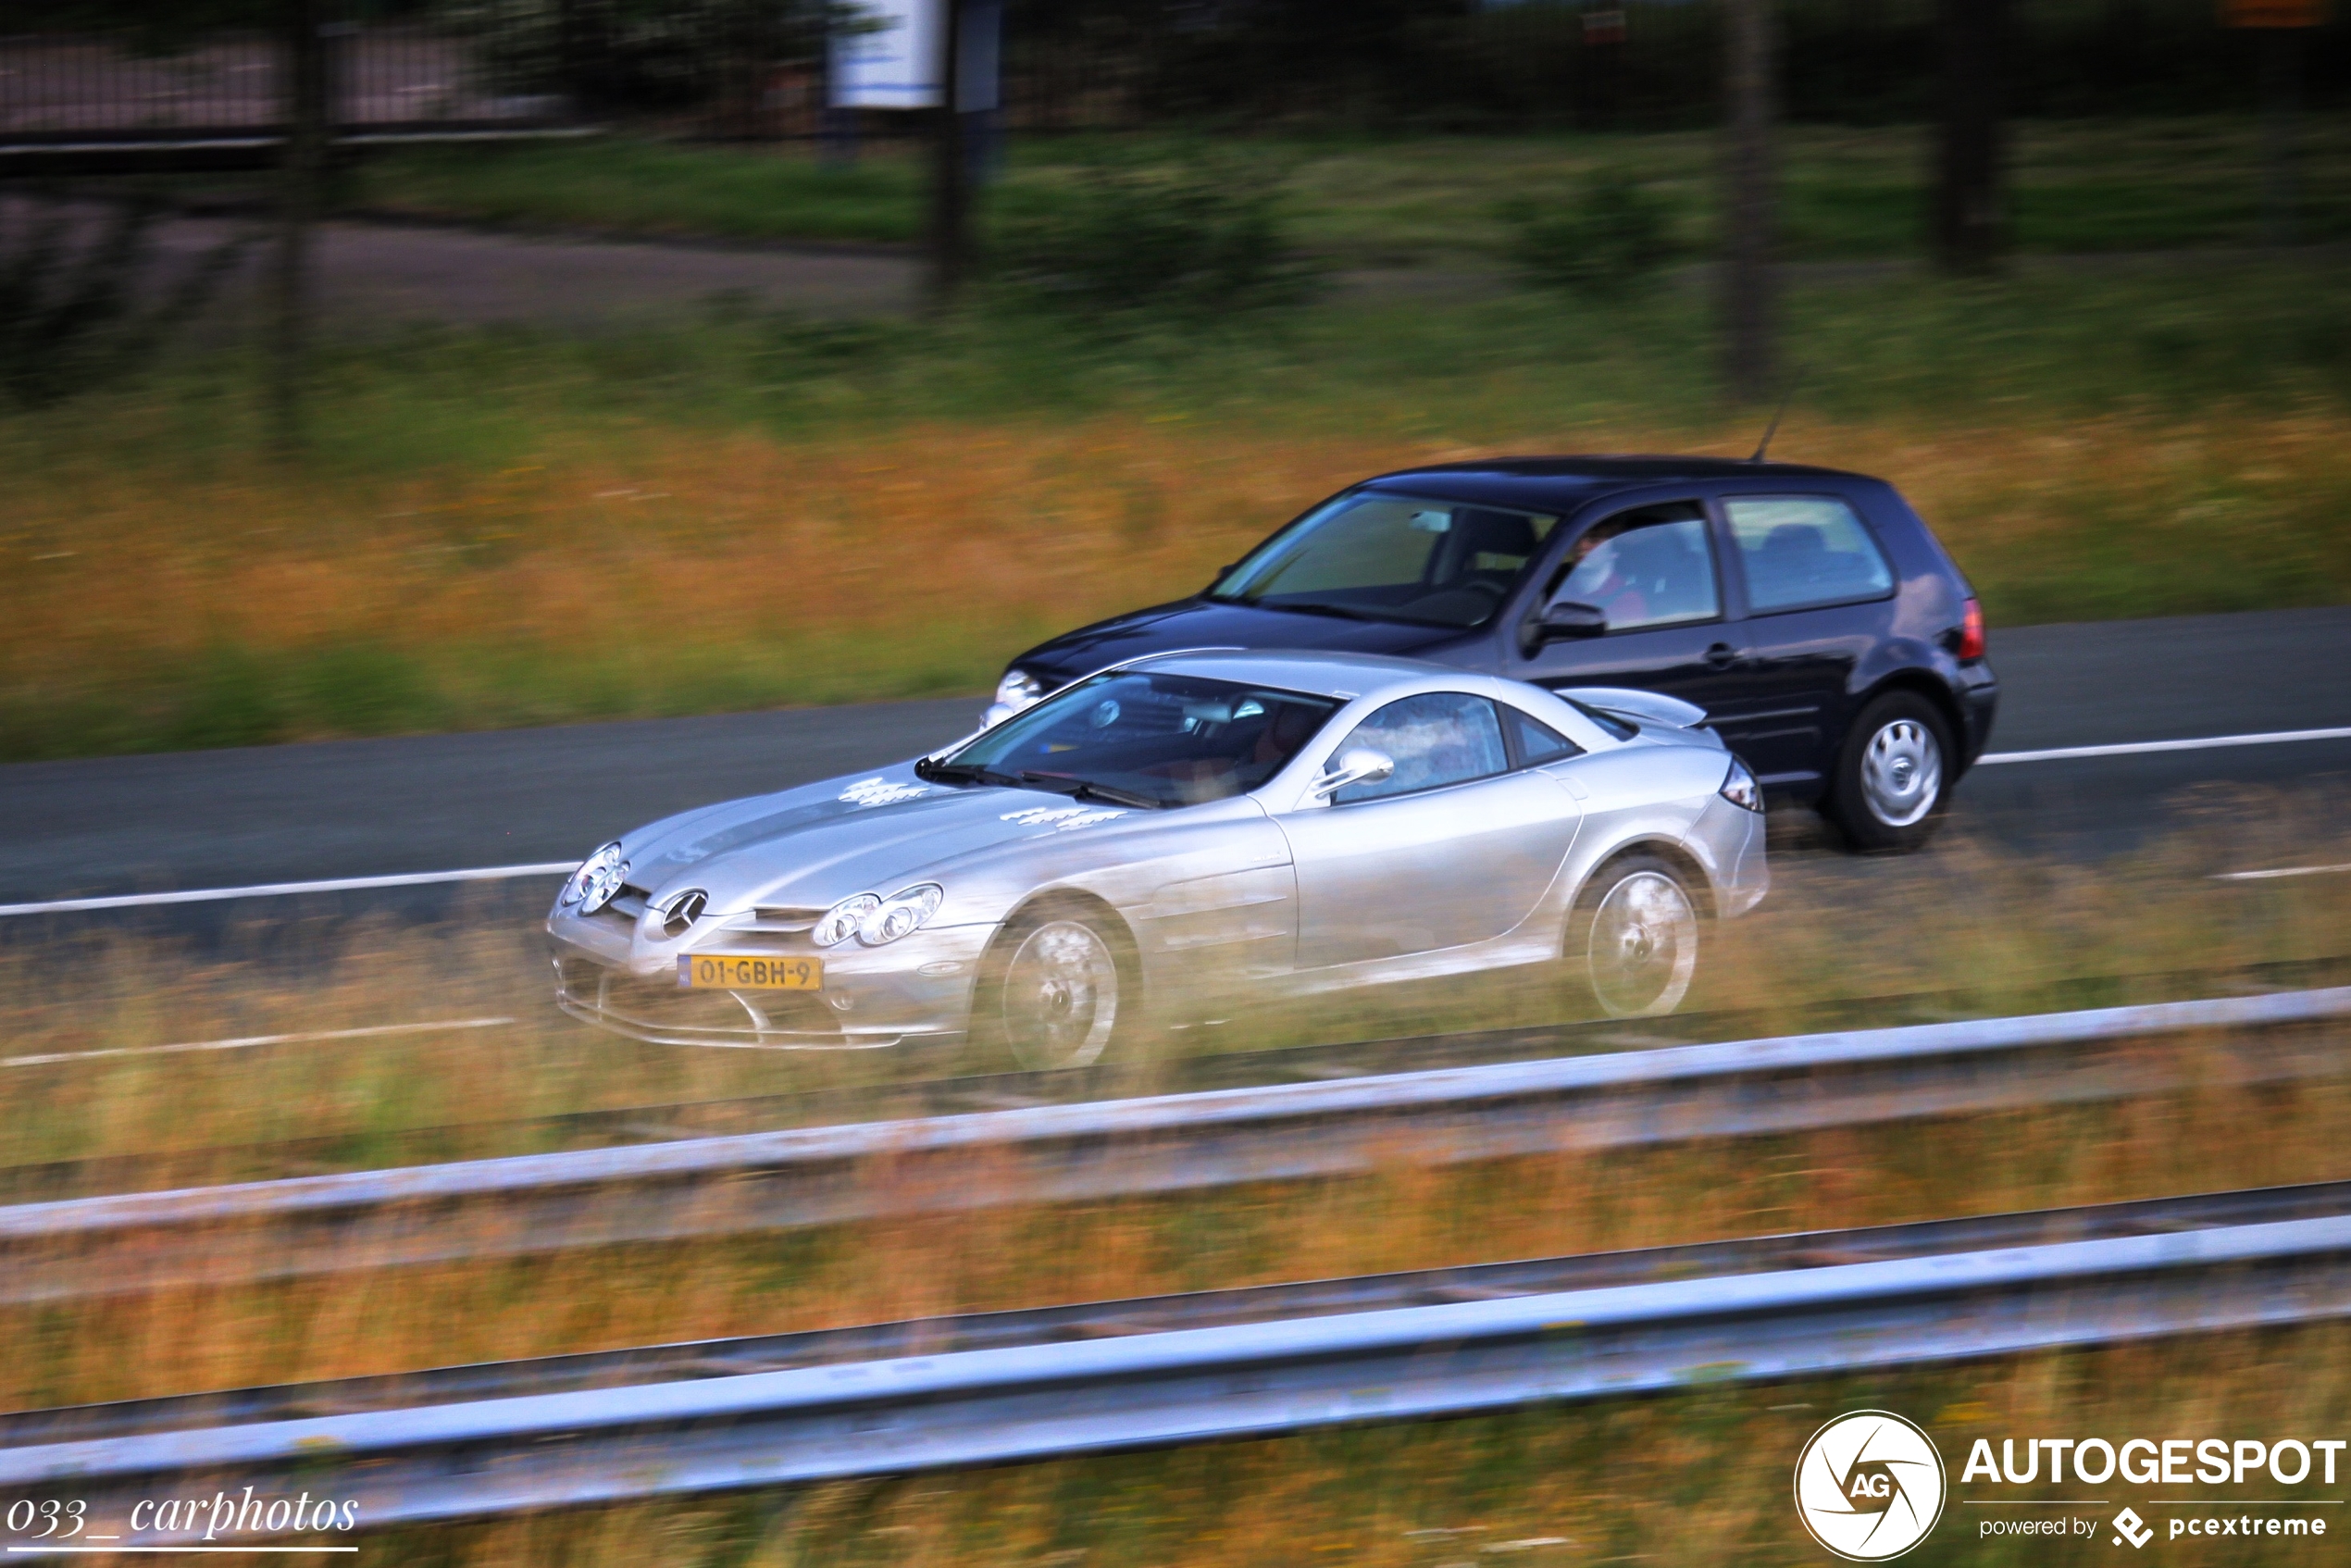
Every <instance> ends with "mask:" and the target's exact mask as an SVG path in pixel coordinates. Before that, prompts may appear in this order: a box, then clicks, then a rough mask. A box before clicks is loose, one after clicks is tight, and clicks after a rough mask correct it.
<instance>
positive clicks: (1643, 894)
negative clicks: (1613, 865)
mask: <svg viewBox="0 0 2351 1568" xmlns="http://www.w3.org/2000/svg"><path fill="white" fill-rule="evenodd" d="M1586 958H1587V960H1588V961H1589V963H1590V964H1591V967H1592V993H1593V995H1594V996H1596V997H1597V998H1598V1000H1599V1003H1600V1006H1601V1007H1602V1008H1603V1009H1605V1010H1606V1011H1607V1013H1608V1014H1609V1015H1610V1016H1611V1017H1614V1018H1638V1017H1644V1016H1647V1015H1648V1014H1657V1013H1671V1012H1673V1009H1674V1008H1676V1007H1678V1006H1680V1005H1681V1003H1682V998H1683V997H1684V996H1685V995H1686V994H1688V991H1689V989H1690V977H1691V975H1692V974H1693V973H1695V972H1696V970H1697V968H1698V913H1697V911H1695V910H1694V909H1692V908H1691V907H1690V898H1689V895H1688V894H1687V893H1686V892H1684V891H1683V890H1682V888H1681V885H1680V884H1679V883H1677V882H1675V881H1674V880H1673V878H1672V877H1668V876H1666V875H1664V874H1663V873H1662V872H1658V871H1636V872H1634V873H1633V874H1632V875H1631V876H1629V877H1625V878H1624V879H1623V880H1622V881H1620V882H1618V883H1617V884H1616V885H1615V886H1614V887H1612V888H1611V889H1610V890H1608V893H1607V895H1606V896H1605V897H1603V898H1602V899H1601V900H1600V902H1599V907H1598V909H1596V910H1594V911H1593V913H1592V929H1591V937H1590V939H1589V942H1588V945H1587V948H1586Z"/></svg>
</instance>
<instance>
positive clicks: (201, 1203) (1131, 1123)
mask: <svg viewBox="0 0 2351 1568" xmlns="http://www.w3.org/2000/svg"><path fill="white" fill-rule="evenodd" d="M2346 1015H2351V987H2339V988H2333V989H2320V990H2306V991H2291V992H2282V993H2276V994H2271V995H2267V996H2256V997H2243V998H2230V999H2222V1000H2213V1001H2203V1002H2160V1003H2154V1004H2149V1005H2146V1006H2137V1007H2115V1008H2099V1009H2094V1010H2089V1011H2084V1012H2073V1013H2058V1014H2040V1015H2036V1016H2029V1017H2014V1018H1990V1019H1973V1020H1962V1021H1958V1022H1953V1023H1946V1024H1926V1025H1915V1026H1909V1027H1899V1028H1891V1029H1876V1030H1855V1031H1846V1032H1839V1033H1831V1034H1818V1035H1797V1036H1789V1037H1783V1038H1778V1039H1754V1040H1740V1041H1730V1042H1724V1043H1719V1044H1708V1045H1689V1046H1674V1047H1666V1048H1661V1049H1656V1050H1648V1051H1634V1052H1618V1053H1614V1054H1609V1055H1595V1056H1579V1057H1564V1058H1555V1059H1550V1060H1545V1061H1534V1062H1510V1063H1499V1064H1489V1065H1484V1066H1467V1067H1447V1068H1440V1069H1435V1070H1430V1071H1422V1072H1405V1073H1391V1074H1383V1075H1379V1076H1371V1077H1363V1078H1356V1079H1351V1080H1343V1081H1337V1082H1322V1083H1291V1084H1280V1085H1275V1086H1271V1087H1264V1088H1252V1089H1213V1090H1206V1091H1200V1092H1193V1093H1187V1094H1170V1095H1159V1096H1151V1097H1144V1098H1137V1099H1130V1100H1113V1101H1094V1102H1090V1103H1084V1104H1074V1105H1049V1106H1038V1107H1030V1108H1025V1109H1017V1110H1005V1111H989V1112H975V1113H967V1114H958V1115H948V1116H935V1117H925V1118H919V1119H914V1120H899V1121H882V1122H870V1123H862V1124H853V1125H848V1126H824V1127H803V1128H794V1129H789V1130H784V1131H777V1132H765V1133H751V1134H739V1135H732V1136H728V1137H720V1138H707V1139H681V1140H678V1141H675V1142H668V1143H654V1144H645V1145H639V1146H634V1147H629V1148H620V1149H593V1150H578V1151H567V1152H563V1153H553V1154H533V1155H520V1156H513V1157H508V1158H503V1159H491V1160H476V1161H465V1162H459V1163H454V1164H440V1165H424V1166H411V1167H405V1168H401V1169H395V1170H383V1171H364V1172H355V1173H349V1174H344V1175H335V1176H303V1177H294V1178H291V1179H286V1180H278V1181H265V1182H246V1183H238V1184H233V1185H228V1186H221V1187H210V1188H187V1189H182V1190H179V1191H168V1192H151V1193H131V1194H123V1195H119V1196H111V1197H99V1198H79V1199H66V1200H59V1201H50V1202H43V1203H28V1204H20V1205H17V1206H14V1207H10V1208H6V1209H0V1301H6V1302H38V1301H54V1300H75V1299H86V1298H90V1297H95V1296H101V1295H109V1294H119V1293H124V1292H131V1291H139V1290H151V1289H157V1288H170V1287H175V1286H182V1285H196V1284H204V1285H209V1286H218V1285H221V1284H227V1283H237V1282H255V1281H261V1280H267V1279H280V1278H289V1277H296V1276H311V1275H318V1274H325V1273H333V1272H340V1271H344V1270H350V1269H355V1268H366V1267H386V1266H401V1265H409V1264H417V1263H435V1262H443V1261H451V1260H457V1259H480V1258H499V1257H516V1256H525V1255H530V1254H537V1253H544V1252H550V1251H564V1250H570V1249H575V1248H581V1247H594V1246H609V1245H615V1244H619V1243H627V1242H645V1241H669V1240H681V1239H688V1238H706V1237H712V1236H726V1235H739V1234H747V1233H752V1232H756V1231H764V1230H776V1229H784V1228H790V1227H796V1226H814V1225H826V1224H839V1223H844V1222H852V1221H865V1220H872V1219H877V1218H885V1217H889V1216H893V1215H905V1214H915V1213H942V1212H953V1211H957V1210H966V1209H973V1208H981V1207H993V1206H999V1205H1003V1204H1015V1203H1039V1202H1053V1201H1066V1200H1075V1199H1101V1198H1106V1197H1127V1196H1139V1195H1147V1194H1154V1193H1168V1192H1178V1191H1186V1190H1200V1189H1204V1188H1219V1187H1229V1186H1234V1185H1238V1184H1242V1183H1249V1182H1260V1181H1279V1180H1298V1179H1305V1178H1312V1177H1327V1176H1348V1175H1355V1174H1361V1173H1362V1172H1366V1171H1369V1170H1373V1169H1375V1168H1377V1167H1379V1166H1381V1165H1383V1164H1392V1163H1396V1162H1399V1161H1400V1162H1412V1163H1419V1164H1459V1163H1465V1162H1472V1161H1483V1160H1493V1159H1500V1158H1507V1157H1511V1156H1520V1155H1529V1154H1540V1153H1547V1152H1555V1151H1575V1150H1597V1149H1610V1148H1626V1147H1635V1146H1639V1145H1645V1144H1653V1143H1661V1142H1668V1141H1677V1140H1686V1139H1701V1138H1724V1137H1736V1136H1747V1135H1752V1134H1760V1133H1775V1132H1789V1131H1797V1130H1802V1129H1805V1128H1811V1127H1822V1126H1858V1125H1864V1124H1868V1123H1872V1122H1883V1121H1890V1120H1897V1119H1905V1118H1915V1117H1921V1116H1930V1115H1945V1114H1958V1113H1962V1112H1980V1111H1985V1110H1994V1109H2002V1108H2010V1107H2019V1106H2027V1105H2044V1104H2052V1103H2060V1102H2067V1101H2095V1100H2110V1099H2119V1098H2127V1097H2133V1096H2140V1095H2146V1094H2151V1093H2158V1092H2164V1091H2167V1090H2172V1089H2180V1088H2182V1087H2184V1086H2187V1085H2191V1084H2196V1085H2206V1084H2211V1085H2220V1084H2249V1083H2264V1082H2282V1081H2292V1080H2297V1079H2307V1078H2313V1077H2321V1076H2333V1075H2338V1074H2340V1073H2342V1072H2343V1071H2345V1060H2344V1055H2343V1053H2342V1052H2341V1051H2340V1050H2338V1049H2337V1048H2336V1047H2335V1046H2334V1044H2333V1043H2332V1041H2331V1040H2330V1039H2327V1038H2325V1035H2324V1032H2323V1031H2311V1030H2307V1029H2298V1028H2295V1027H2294V1026H2299V1025H2311V1024H2321V1023H2324V1022H2325V1021H2327V1020H2332V1019H2337V1018H2341V1017H2345V1016H2346ZM2213 1030H2228V1031H2234V1032H2235V1033H2234V1036H2233V1038H2231V1039H2222V1040H2219V1041H2215V1042H2213V1043H2212V1044H2211V1045H2210V1046H2209V1048H2208V1049H2204V1050H2201V1051H2198V1052H2180V1051H2177V1050H2170V1049H2167V1048H2166V1047H2165V1045H2164V1044H2163V1043H2162V1042H2163V1039H2164V1038H2165V1037H2176V1036H2180V1035H2182V1034H2184V1033H2188V1032H2193V1031H2213Z"/></svg>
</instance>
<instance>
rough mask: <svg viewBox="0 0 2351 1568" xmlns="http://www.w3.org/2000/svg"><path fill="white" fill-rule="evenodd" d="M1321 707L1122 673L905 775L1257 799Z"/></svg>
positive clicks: (1085, 684) (1117, 794) (1082, 796)
mask: <svg viewBox="0 0 2351 1568" xmlns="http://www.w3.org/2000/svg"><path fill="white" fill-rule="evenodd" d="M1338 706H1339V704H1338V703H1337V702H1334V701H1333V700H1331V699H1330V698H1327V697H1309V696H1304V695H1301V694H1300V693H1299V692H1296V691H1271V690H1268V689H1266V688H1264V687H1260V686H1243V685H1238V684H1235V683H1234V682H1232V681H1226V680H1202V679H1200V678H1195V677H1191V676H1181V675H1150V674H1145V673H1142V672H1140V671H1134V670H1121V671H1113V672H1112V673H1110V674H1107V675H1098V676H1095V677H1094V678H1091V679H1089V680H1085V681H1081V682H1079V683H1078V684H1077V685H1076V686H1073V687H1071V688H1070V689H1069V690H1068V691H1064V692H1062V693H1061V694H1060V695H1059V696H1056V697H1051V698H1049V699H1048V700H1046V701H1045V702H1042V703H1038V704H1037V705H1036V706H1035V707H1033V708H1030V709H1028V710H1027V711H1026V712H1025V713H1020V714H1015V715H1014V716H1012V717H1011V718H1008V719H1006V720H1005V721H1004V722H1003V723H1001V724H1000V725H998V726H997V727H996V728H993V729H990V730H988V731H987V732H985V733H984V734H982V735H980V736H979V737H978V738H977V739H976V740H973V741H972V742H971V743H970V744H969V745H967V746H965V747H964V748H963V750H961V751H959V752H957V753H954V754H953V755H952V756H950V757H948V758H946V759H944V760H943V761H939V762H926V763H923V764H921V765H918V766H917V767H916V769H915V771H916V772H917V773H919V774H920V775H921V776H922V777H923V778H929V779H933V780H936V781H938V782H941V783H950V784H960V783H969V784H1011V785H1017V786H1019V787H1021V788H1024V789H1030V790H1051V791H1053V792H1055V793H1058V794H1064V795H1072V796H1075V797H1076V798H1077V799H1079V800H1099V801H1106V802H1110V803H1113V804H1120V805H1134V806H1154V807H1155V806H1181V805H1192V804H1195V803H1199V802H1201V801H1215V800H1222V799H1224V798H1225V796H1227V795H1238V794H1243V793H1246V792H1247V791H1249V790H1254V789H1256V788H1257V787H1258V786H1259V785H1261V784H1263V783H1264V782H1265V781H1266V780H1267V779H1269V778H1273V777H1274V775H1275V774H1276V773H1278V772H1280V771H1281V769H1282V766H1283V765H1285V764H1286V763H1287V762H1288V761H1289V760H1290V758H1292V757H1293V756H1296V755H1297V754H1298V749H1299V748H1300V746H1303V745H1304V744H1306V742H1307V741H1308V740H1312V738H1313V735H1314V732H1315V731H1316V730H1318V729H1320V728H1322V727H1323V721H1324V720H1325V719H1327V718H1329V717H1330V716H1331V715H1332V714H1333V713H1334V712H1336V711H1337V708H1338Z"/></svg>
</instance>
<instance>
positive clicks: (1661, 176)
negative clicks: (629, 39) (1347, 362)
mask: <svg viewBox="0 0 2351 1568" xmlns="http://www.w3.org/2000/svg"><path fill="white" fill-rule="evenodd" d="M1185 145H1186V143H1184V142H1183V141H1182V140H1181V139H1177V138H1167V137H1154V138H1142V139H1120V140H1111V139H1101V138H1056V139H1032V140H1025V141H1019V142H1016V143H1015V144H1014V148H1013V152H1012V156H1011V160H1010V165H1009V170H1008V175H1007V178H1006V180H1004V181H1003V183H1002V184H1001V185H1000V186H998V187H997V188H996V189H995V190H994V191H993V192H991V193H989V197H988V200H987V201H986V203H985V204H984V205H983V213H982V216H983V220H984V221H985V220H987V219H988V218H991V217H1001V216H1002V215H1004V214H1006V213H1011V212H1018V211H1022V210H1025V209H1026V210H1034V209H1036V208H1038V207H1040V206H1049V205H1051V204H1052V203H1053V202H1054V201H1055V200H1056V199H1058V197H1059V195H1060V193H1062V192H1063V191H1064V190H1065V189H1066V188H1067V187H1068V184H1069V174H1070V170H1071V168H1072V167H1073V166H1074V165H1075V164H1076V162H1078V161H1080V160H1082V159H1085V158H1088V157H1091V156H1101V155H1103V154H1104V153H1106V152H1118V153H1130V154H1131V153H1140V154H1141V155H1142V156H1156V155H1161V154H1165V155H1169V156H1179V155H1180V154H1181V152H1182V150H1183V148H1184V146H1185ZM1245 145H1246V146H1248V147H1249V148H1250V149H1251V150H1252V151H1253V152H1254V154H1255V155H1256V156H1260V157H1262V158H1263V159H1264V160H1265V161H1266V162H1267V163H1269V164H1270V165H1272V166H1273V167H1275V168H1279V169H1282V170H1284V171H1285V172H1286V173H1287V180H1288V186H1289V190H1290V193H1291V203H1292V210H1293V214H1294V218H1295V222H1296V230H1297V235H1298V238H1299V239H1300V242H1301V243H1304V244H1305V245H1307V246H1308V247H1310V248H1311V249H1312V250H1313V251H1315V252H1316V253H1317V254H1320V255H1325V256H1327V257H1329V258H1331V259H1332V260H1334V261H1335V262H1337V263H1339V264H1341V265H1345V266H1382V265H1399V264H1400V265H1424V264H1428V265H1453V266H1462V265H1470V266H1486V265H1490V264H1491V263H1492V262H1493V260H1494V258H1495V256H1496V255H1498V254H1499V247H1500V245H1501V243H1502V239H1503V234H1502V230H1501V228H1500V226H1499V223H1498V222H1497V220H1496V218H1495V208H1496V207H1497V206H1498V205H1499V204H1500V203H1501V202H1503V201H1504V200H1506V199H1508V198H1511V197H1513V196H1518V195H1533V196H1536V197H1537V198H1545V197H1549V196H1557V197H1559V198H1561V199H1565V198H1566V197H1568V196H1569V195H1570V194H1572V193H1573V192H1574V189H1575V188H1576V185H1577V182H1578V181H1579V180H1580V179H1581V178H1582V177H1583V176H1584V175H1585V174H1586V172H1588V171H1590V170H1592V169H1595V168H1621V169H1623V170H1626V171H1628V172H1630V173H1631V174H1633V175H1634V176H1635V177H1636V178H1637V179H1639V180H1643V181H1644V182H1647V183H1648V184H1650V185H1652V186H1653V187H1654V188H1655V189H1657V190H1658V191H1659V192H1660V193H1662V194H1664V195H1666V196H1667V197H1669V198H1670V199H1671V201H1672V202H1673V205H1674V208H1675V211H1676V215H1677V227H1678V228H1679V230H1680V231H1681V232H1682V234H1683V237H1684V238H1685V239H1686V241H1687V242H1688V243H1691V244H1693V245H1699V246H1702V245H1703V244H1704V243H1706V241H1707V237H1708V235H1709V233H1710V230H1711V227H1712V224H1713V212H1714V202H1715V181H1714V164H1713V158H1714V139H1713V137H1712V136H1711V135H1710V133H1706V132H1699V131H1676V132H1658V133H1647V134H1626V135H1596V134H1582V135H1578V134H1567V133H1561V134H1556V135H1549V136H1518V137H1475V136H1414V137H1409V138H1398V139H1394V140H1379V139H1370V138H1362V137H1355V138H1311V139H1298V138H1264V139H1259V140H1253V141H1251V142H1249V143H1245ZM924 156H925V155H924V152H923V149H922V148H921V146H920V144H919V143H869V144H868V145H867V147H866V148H865V155H864V156H863V157H862V158H861V159H860V160H859V162H858V163H857V165H856V167H855V168H850V169H828V168H822V167H820V165H819V164H818V161H817V157H816V154H815V151H814V149H812V148H810V147H807V146H805V145H802V144H784V145H777V146H763V147H751V148H740V147H712V146H692V145H685V144H677V143H650V142H643V141H636V140H631V139H628V138H611V139H603V140H598V141H592V142H575V143H552V144H546V145H539V146H511V147H491V148H471V147H469V148H465V149H443V150H432V149H425V150H415V151H403V152H397V153H390V154H385V155H383V156H379V157H376V158H373V159H370V160H369V161H367V162H366V163H364V164H362V165H360V166H359V167H358V168H357V169H356V170H355V171H354V173H353V174H352V176H351V177H350V180H349V182H348V185H347V189H346V192H345V199H346V200H347V201H349V202H351V203H353V204H355V205H361V206H367V207H373V208H378V209H382V210H391V211H401V212H409V213H416V214H424V215H431V216H436V217H442V218H463V219H474V220H487V221H493V222H498V223H507V224H519V225H525V226H532V227H544V228H553V229H566V228H568V229H592V230H618V231H623V232H629V233H642V234H671V235H708V236H715V237H720V238H726V239H736V240H815V241H852V240H856V241H867V242H876V243H905V242H909V241H912V240H914V239H915V238H916V237H917V236H918V235H919V234H920V232H921V223H922V206H921V202H922V192H923V189H924V182H925V179H926V169H925V167H924V164H923V161H922V160H923V157H924ZM2261 160H2262V152H2261V141H2260V131H2259V127H2258V123H2257V122H2256V121H2254V120H2252V119H2250V118H2230V117H2203V118H2179V119H2169V120H2162V119H2151V120H2120V121H2086V122H2073V121H2049V122H2027V123H2024V124H2021V125H2019V126H2018V127H2016V128H2015V144H2014V167H2015V188H2016V208H2015V233H2016V241H2017V243H2018V246H2019V247H2020V248H2021V249H2022V250H2024V251H2027V252H2104V251H2134V250H2162V249H2171V248H2178V247H2195V246H2211V245H2250V244H2253V243H2258V239H2259V229H2260V191H2261V168H2262V162H2261ZM1931 162H1932V158H1931V149H1930V146H1929V141H1928V133H1927V131H1925V129H1924V128H1922V127H1918V126H1895V127H1876V128H1871V129H1867V130H1855V129H1844V128H1835V127H1819V126H1799V127H1793V128H1790V129H1789V130H1788V131H1786V132H1785V140H1784V171H1783V178H1784V194H1785V208H1784V214H1783V226H1784V239H1785V247H1786V253H1787V254H1788V255H1790V256H1791V257H1794V258H1797V259H1807V260H1851V259H1863V258H1885V257H1896V256H1906V255H1916V254H1918V253H1919V251H1920V250H1921V248H1922V238H1921V237H1922V233H1923V228H1924V222H1925V218H1924V214H1925V202H1926V190H1927V187H1926V180H1927V178H1928V170H1929V168H1930V166H1931ZM2299 172H2300V180H2301V186H2302V232H2303V237H2304V238H2306V239H2312V240H2342V239H2345V238H2351V116H2344V115H2339V114H2327V115H2311V116H2308V117H2307V118H2306V119H2305V122H2304V130H2303V137H2302V145H2301V158H2300V170H2299Z"/></svg>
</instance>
